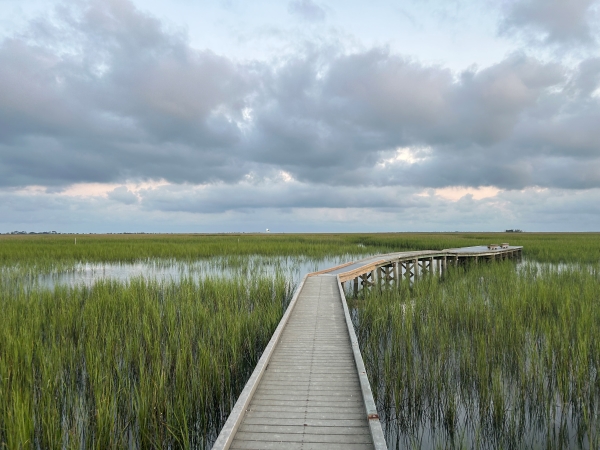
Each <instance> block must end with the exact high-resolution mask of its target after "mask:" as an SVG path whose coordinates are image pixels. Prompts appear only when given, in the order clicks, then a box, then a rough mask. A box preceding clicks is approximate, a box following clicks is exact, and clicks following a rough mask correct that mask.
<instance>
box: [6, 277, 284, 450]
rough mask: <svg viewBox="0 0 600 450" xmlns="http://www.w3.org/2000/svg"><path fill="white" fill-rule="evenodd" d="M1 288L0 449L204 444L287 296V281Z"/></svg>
mask: <svg viewBox="0 0 600 450" xmlns="http://www.w3.org/2000/svg"><path fill="white" fill-rule="evenodd" d="M2 281H3V285H2V286H0V311H2V325H1V326H0V448H4V447H6V448H11V449H12V448H30V447H41V448H57V447H61V446H62V447H67V448H92V447H95V448H112V447H120V448H124V447H128V446H129V445H130V444H132V445H134V446H135V447H138V448H139V447H142V448H189V447H194V448H202V447H203V446H204V444H205V443H206V442H207V440H208V441H209V440H210V439H211V438H214V437H215V435H216V433H218V431H219V429H220V427H221V425H222V424H223V422H224V420H225V419H226V417H227V414H228V412H229V410H230V408H231V407H232V405H233V404H234V403H235V400H236V398H237V395H238V394H239V392H240V391H241V389H242V388H243V386H244V383H245V382H246V380H247V378H248V377H249V375H250V373H251V372H252V370H253V368H254V366H255V364H256V362H257V361H258V358H259V356H260V353H261V352H262V349H263V348H264V347H265V345H266V343H267V342H268V340H269V339H270V336H271V334H272V332H273V330H274V329H275V327H276V326H277V323H278V322H279V320H280V318H281V316H282V314H283V311H284V309H285V306H286V305H287V302H288V301H289V299H290V293H291V292H290V288H289V286H288V285H287V284H286V282H285V280H284V279H282V278H279V277H272V278H257V279H253V278H251V277H248V278H247V279H246V278H244V279H243V278H234V279H227V280H224V279H205V280H199V281H198V280H191V279H187V280H183V281H181V282H180V283H177V284H176V283H156V282H151V281H146V280H144V279H135V280H132V281H131V282H130V283H127V284H123V283H116V282H110V281H103V282H99V283H97V284H96V285H94V286H93V287H91V288H85V287H78V288H72V289H67V288H60V287H59V288H57V289H55V290H54V291H49V290H39V289H37V290H36V289H34V290H31V291H29V292H25V291H24V290H22V289H21V288H20V287H19V285H18V283H17V282H16V281H15V280H10V279H9V278H4V279H3V280H2Z"/></svg>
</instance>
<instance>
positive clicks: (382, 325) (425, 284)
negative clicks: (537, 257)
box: [355, 262, 600, 448]
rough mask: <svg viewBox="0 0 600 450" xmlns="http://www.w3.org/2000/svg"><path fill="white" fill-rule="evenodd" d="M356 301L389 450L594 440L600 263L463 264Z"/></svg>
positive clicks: (598, 407) (599, 419)
mask: <svg viewBox="0 0 600 450" xmlns="http://www.w3.org/2000/svg"><path fill="white" fill-rule="evenodd" d="M356 304H357V305H358V306H357V308H356V316H355V327H356V330H357V335H358V338H359V341H360V346H361V350H362V354H363V357H364V359H365V364H366V367H367V371H368V374H369V378H370V380H371V383H372V386H373V392H374V396H375V398H376V401H377V404H378V409H379V411H380V416H381V417H382V418H383V423H384V428H385V430H386V436H387V438H388V444H389V446H390V448H397V447H404V446H406V447H409V448H411V447H414V448H421V447H423V448H599V446H600V372H599V369H600V266H598V265H593V266H589V265H572V266H567V267H557V266H549V265H546V266H539V265H535V264H525V265H524V266H522V267H520V268H519V269H518V270H517V269H516V268H515V265H514V263H512V262H503V263H495V264H489V265H480V266H473V265H472V266H470V267H468V268H467V269H466V270H465V269H463V268H459V269H456V270H450V272H449V273H448V275H447V277H446V278H445V279H443V280H439V279H438V278H434V277H428V276H426V277H425V278H424V279H422V280H421V281H419V282H417V283H415V284H414V286H412V287H409V286H408V285H407V284H406V283H404V284H401V285H400V286H399V287H393V288H387V289H384V290H382V291H377V290H372V291H370V292H364V293H363V294H362V296H361V297H359V299H357V300H356Z"/></svg>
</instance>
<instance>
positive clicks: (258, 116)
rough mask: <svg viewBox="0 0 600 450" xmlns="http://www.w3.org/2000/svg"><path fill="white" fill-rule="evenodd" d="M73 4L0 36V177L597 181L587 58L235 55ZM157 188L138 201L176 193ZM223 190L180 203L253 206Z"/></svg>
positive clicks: (296, 195)
mask: <svg viewBox="0 0 600 450" xmlns="http://www.w3.org/2000/svg"><path fill="white" fill-rule="evenodd" d="M83 5H84V7H83V9H81V8H79V7H72V8H71V9H68V8H63V9H59V10H58V11H57V13H56V14H57V19H54V20H39V21H37V22H35V23H34V24H32V28H31V30H30V31H29V34H26V35H24V36H14V37H12V38H11V39H6V40H4V41H3V42H1V43H0V185H3V186H6V187H11V186H12V187H15V186H27V185H42V186H54V187H61V186H68V185H70V184H73V183H79V182H99V183H103V182H104V183H105V182H124V181H126V180H151V179H154V180H156V179H164V180H167V181H168V182H171V183H175V184H185V183H189V184H192V185H193V184H202V185H209V184H215V185H218V186H237V183H239V182H240V181H241V180H246V181H245V182H248V180H249V179H250V178H248V177H249V175H251V180H253V181H251V183H255V184H256V185H257V186H259V185H260V183H263V182H264V180H266V179H268V178H269V177H272V176H273V173H277V172H278V171H280V170H284V171H286V172H287V173H288V174H289V175H290V176H291V177H292V178H293V179H295V180H296V181H298V182H300V183H304V184H306V185H309V184H311V183H315V186H317V187H316V188H315V189H313V190H310V189H308V188H300V187H299V185H298V184H291V185H289V190H285V189H284V190H283V191H281V192H278V193H273V194H269V189H267V188H264V190H263V191H257V192H260V196H261V198H268V199H270V201H271V202H272V204H273V205H275V206H277V207H283V206H284V204H285V203H286V202H288V201H289V202H290V203H293V204H297V205H299V206H301V205H303V206H304V207H309V206H310V205H313V206H319V205H321V206H324V207H325V206H326V207H333V205H334V204H338V205H346V206H349V205H350V203H344V201H343V199H341V198H339V195H338V194H336V193H335V192H337V191H335V192H334V191H333V190H336V189H341V188H342V187H353V186H361V187H363V188H368V189H375V188H377V189H386V188H399V187H403V188H407V187H408V188H417V189H423V188H440V187H447V186H475V187H476V186H498V187H501V188H505V189H523V188H527V187H530V186H541V187H550V188H566V189H589V188H595V187H599V186H600V177H599V176H598V173H600V146H599V145H600V144H598V143H599V142H600V135H599V129H598V127H597V124H598V123H599V120H600V99H599V97H598V94H597V89H598V85H599V80H600V64H599V63H598V59H597V58H595V59H593V58H590V59H587V60H584V61H582V62H581V64H580V65H579V67H577V68H576V69H573V70H571V69H568V68H566V67H564V66H562V65H560V64H558V63H547V62H542V61H540V60H538V59H536V58H534V57H531V56H526V55H523V54H520V53H515V54H512V55H510V56H508V57H506V58H505V59H504V60H503V61H501V62H499V63H497V64H495V65H492V66H490V67H485V68H481V69H469V70H467V71H464V72H463V73H458V74H457V73H453V72H451V71H450V70H448V69H446V68H444V67H440V66H432V65H424V64H421V63H419V62H417V61H414V60H410V59H407V58H405V57H403V56H402V55H398V54H395V53H392V52H390V51H389V50H388V49H385V48H372V49H366V50H362V51H355V52H353V53H350V52H348V51H347V50H346V49H344V48H342V47H339V46H338V47H336V45H335V43H328V44H327V45H324V46H322V47H320V46H318V45H316V44H314V45H307V46H305V47H303V48H302V49H301V50H298V51H296V52H292V51H290V53H289V54H286V55H282V56H281V58H280V59H279V60H277V61H275V62H269V61H251V62H244V63H239V62H235V61H232V60H230V59H228V58H226V57H223V56H220V55H216V54H214V53H212V52H211V51H209V50H197V49H194V48H191V47H190V45H189V43H188V42H187V39H186V36H185V34H183V33H181V32H180V31H177V30H175V31H173V30H167V29H165V28H164V26H163V25H162V24H161V22H160V21H158V20H157V19H156V18H153V17H150V16H148V15H146V14H144V13H142V12H140V11H138V10H136V9H135V8H134V7H133V6H132V4H131V3H130V2H129V1H127V0H111V1H110V2H100V1H99V0H93V1H90V2H85V3H83ZM515 7H516V6H515ZM398 149H403V150H401V152H400V153H397V150H398ZM402 152H404V153H402ZM326 187H328V188H326ZM223 189H225V188H223ZM326 189H332V193H331V195H325V194H323V192H324V191H325V190H326ZM161 192H162V193H161V195H162V196H163V197H164V200H161V198H163V197H156V198H153V200H150V199H146V200H143V201H142V202H141V204H142V205H149V203H148V202H150V201H152V202H157V204H158V203H160V202H162V203H163V204H165V205H166V204H168V203H173V204H175V203H176V194H175V193H170V194H169V193H168V192H167V191H161ZM223 192H224V194H223V196H222V197H218V198H219V200H218V202H217V203H220V202H222V205H221V206H219V205H218V204H216V203H215V201H212V200H209V199H207V200H202V202H204V203H197V202H196V203H195V202H192V203H191V204H192V205H201V204H207V205H208V206H207V208H208V210H211V208H212V210H214V211H221V210H222V209H223V208H225V207H227V208H230V209H235V208H243V207H244V204H245V205H247V206H248V205H250V206H248V207H252V205H253V200H252V199H251V198H247V197H246V196H244V195H242V194H236V193H235V190H232V191H231V192H230V193H227V192H225V191H223ZM167 194H168V195H167ZM132 195H133V194H132ZM169 195H171V196H173V195H175V198H171V197H169ZM198 195H200V194H198ZM236 196H237V198H239V199H238V200H236ZM109 197H110V199H111V200H114V201H120V202H121V204H123V203H124V204H127V202H130V203H129V204H133V203H132V202H133V198H132V197H131V196H128V194H127V192H121V191H118V192H117V191H115V192H113V193H111V194H110V195H109ZM199 198H202V197H201V195H200V197H199ZM227 198H231V199H232V200H231V201H229V200H225V199H227ZM291 199H293V200H291ZM386 201H387V203H386V204H387V205H388V206H389V207H401V206H402V203H401V202H400V203H394V201H395V200H393V199H392V200H390V199H387V200H386ZM211 202H213V203H211ZM336 202H337V203H336ZM340 202H341V203H340ZM211 205H212V206H211ZM381 207H385V204H381ZM165 208H167V207H166V206H165ZM201 209H202V208H201V206H198V207H197V210H201Z"/></svg>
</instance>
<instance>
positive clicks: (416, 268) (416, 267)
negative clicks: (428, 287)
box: [413, 258, 419, 281]
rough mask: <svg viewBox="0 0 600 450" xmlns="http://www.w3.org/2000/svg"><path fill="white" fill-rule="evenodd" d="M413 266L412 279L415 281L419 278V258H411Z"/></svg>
mask: <svg viewBox="0 0 600 450" xmlns="http://www.w3.org/2000/svg"><path fill="white" fill-rule="evenodd" d="M413 268H414V270H413V272H414V274H413V279H414V281H417V280H418V279H419V259H418V258H417V259H415V260H413Z"/></svg>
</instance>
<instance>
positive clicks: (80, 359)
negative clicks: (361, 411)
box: [0, 233, 600, 448]
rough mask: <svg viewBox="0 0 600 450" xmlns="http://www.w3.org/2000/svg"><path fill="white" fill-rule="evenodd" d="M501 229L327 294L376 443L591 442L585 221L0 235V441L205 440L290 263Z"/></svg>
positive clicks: (256, 343) (284, 285)
mask: <svg viewBox="0 0 600 450" xmlns="http://www.w3.org/2000/svg"><path fill="white" fill-rule="evenodd" d="M75 237H76V238H77V244H75ZM501 240H502V241H504V240H508V241H509V242H510V243H511V244H514V245H522V246H524V252H523V254H524V259H523V261H522V262H521V263H518V265H517V264H515V263H514V262H512V261H503V262H497V263H493V264H485V265H484V264H482V265H477V266H475V265H472V266H468V267H458V268H452V270H449V271H448V273H447V274H446V276H445V277H444V278H443V279H439V278H436V277H422V278H420V280H419V281H418V282H417V283H414V285H409V284H408V283H404V284H403V283H401V284H399V285H392V286H387V287H382V288H381V289H379V288H377V289H371V290H364V291H361V292H359V294H358V296H357V297H355V298H352V297H350V294H349V293H347V295H348V302H349V305H350V306H351V308H352V316H353V319H354V324H355V329H356V332H357V335H358V338H359V341H360V346H361V352H362V355H363V358H364V360H365V364H366V368H367V371H368V375H369V378H370V381H371V385H372V387H373V393H374V396H375V399H376V402H377V406H378V412H379V414H380V416H381V418H382V423H383V425H384V431H385V434H386V439H387V443H388V446H389V448H405V447H408V448H560V447H563V448H597V447H598V445H599V444H600V437H599V436H600V418H599V416H598V415H599V413H600V411H599V407H600V406H599V405H600V376H599V374H598V367H599V364H600V339H599V338H600V266H599V261H600V235H597V234H530V233H518V234H510V235H508V234H505V233H502V234H484V233H444V234H432V233H422V234H421V233H414V234H405V233H402V234H399V233H398V234H396V233H389V234H317V235H310V234H303V235H276V234H273V235H112V236H102V235H97V236H88V235H78V236H68V235H59V236H2V237H0V283H1V284H0V311H2V320H1V325H0V447H5V448H58V447H61V448H124V447H128V448H210V446H211V444H212V442H213V441H214V439H215V438H216V435H217V434H218V432H219V430H220V428H221V426H222V425H223V423H224V421H225V420H226V418H227V415H228V413H229V411H230V409H231V408H232V406H233V404H234V403H235V401H236V398H237V396H238V395H239V393H240V392H241V390H242V388H243V386H244V384H245V382H246V380H247V379H248V377H249V376H250V374H251V373H252V370H253V368H254V366H255V364H256V362H257V361H258V358H259V357H260V355H261V352H262V350H263V349H264V347H265V346H266V344H267V343H268V341H269V338H270V336H271V334H272V332H273V330H274V329H275V327H276V326H277V324H278V322H279V320H280V318H281V316H282V315H283V312H284V311H285V308H286V307H287V304H288V302H289V301H290V299H291V296H292V294H293V291H294V289H295V287H296V285H297V283H298V281H299V279H300V278H301V277H302V276H303V275H304V273H305V272H307V271H311V270H318V269H322V268H325V267H329V266H333V265H336V264H338V263H341V262H345V261H349V260H352V259H359V258H361V257H364V256H368V255H374V254H378V253H386V252H390V251H403V250H423V249H443V248H450V247H461V246H471V245H482V244H488V243H490V242H497V241H501ZM90 273H91V275H90Z"/></svg>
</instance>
